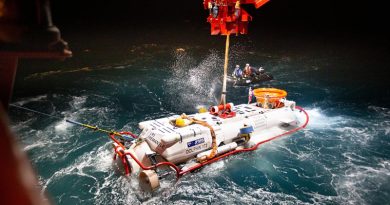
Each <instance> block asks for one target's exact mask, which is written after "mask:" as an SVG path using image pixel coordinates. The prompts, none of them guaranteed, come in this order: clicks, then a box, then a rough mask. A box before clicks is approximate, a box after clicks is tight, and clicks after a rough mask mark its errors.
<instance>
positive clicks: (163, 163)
mask: <svg viewBox="0 0 390 205" xmlns="http://www.w3.org/2000/svg"><path fill="white" fill-rule="evenodd" d="M295 108H297V109H298V110H300V111H301V112H303V113H304V114H305V116H306V121H305V123H304V124H303V125H301V126H300V127H297V128H294V129H292V130H290V131H287V132H285V133H282V134H280V135H276V136H274V137H272V138H270V139H267V140H264V141H261V142H259V143H257V144H256V145H254V146H253V147H250V148H246V149H240V150H233V151H231V152H228V153H225V154H223V155H220V156H218V157H215V158H212V159H210V160H208V161H205V162H201V163H198V164H196V165H194V166H192V167H189V168H188V169H186V170H182V169H180V168H179V167H178V166H176V165H175V164H173V163H172V162H159V163H157V164H155V165H153V166H145V165H144V164H142V162H140V161H139V160H138V159H137V158H136V157H135V156H134V155H133V154H131V153H130V152H123V153H122V152H121V151H120V150H118V148H119V147H120V148H122V149H123V150H126V148H125V146H124V145H123V144H122V143H120V142H119V141H118V140H117V139H116V138H115V135H114V134H110V138H111V139H112V140H113V141H114V142H115V143H117V144H118V147H115V153H116V155H119V156H120V157H121V159H122V163H123V164H124V166H125V171H126V175H128V174H129V173H130V171H129V170H128V166H127V163H126V161H125V160H124V157H125V156H126V155H129V156H130V157H131V158H132V159H133V160H134V161H135V162H136V163H137V164H138V166H140V167H141V169H143V170H151V169H153V170H154V169H157V168H158V167H159V166H163V165H165V166H169V167H171V168H173V169H174V170H175V171H176V178H177V179H178V178H180V177H181V176H183V175H185V174H187V173H188V172H192V171H194V170H197V169H199V168H201V167H203V166H205V165H207V164H211V163H214V162H216V161H218V160H220V159H223V158H225V157H228V156H230V155H235V154H238V153H241V152H249V151H254V150H256V149H257V148H258V147H259V146H260V145H261V144H264V143H266V142H269V141H271V140H274V139H276V138H279V137H282V136H284V135H288V134H292V133H294V132H296V131H298V130H301V129H303V128H305V127H306V126H307V124H308V123H309V115H308V114H307V112H306V111H305V110H304V109H303V108H302V107H299V106H296V107H295ZM120 134H127V135H131V136H132V137H133V138H137V137H136V135H134V134H133V133H131V132H121V133H120Z"/></svg>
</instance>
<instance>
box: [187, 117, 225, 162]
mask: <svg viewBox="0 0 390 205" xmlns="http://www.w3.org/2000/svg"><path fill="white" fill-rule="evenodd" d="M181 118H183V119H187V120H190V121H191V123H190V124H192V123H196V124H199V125H203V126H205V127H207V128H209V129H210V134H211V139H212V141H211V147H212V149H211V152H210V154H209V155H208V156H206V159H207V160H209V159H212V158H214V157H215V155H216V154H217V149H218V146H217V136H216V134H215V131H214V128H213V127H212V126H211V125H210V124H209V123H207V122H206V121H202V120H197V119H195V118H190V117H188V116H187V115H186V114H184V113H183V114H182V115H181Z"/></svg>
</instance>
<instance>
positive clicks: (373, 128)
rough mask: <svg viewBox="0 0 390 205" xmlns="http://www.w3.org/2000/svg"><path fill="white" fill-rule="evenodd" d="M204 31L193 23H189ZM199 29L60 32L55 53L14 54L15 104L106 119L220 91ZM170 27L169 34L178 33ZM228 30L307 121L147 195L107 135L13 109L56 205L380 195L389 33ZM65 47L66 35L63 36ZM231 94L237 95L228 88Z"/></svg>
mask: <svg viewBox="0 0 390 205" xmlns="http://www.w3.org/2000/svg"><path fill="white" fill-rule="evenodd" d="M199 33H201V32H199ZM204 33H205V34H199V35H197V34H191V35H189V36H186V37H185V36H180V34H172V35H170V33H169V32H166V33H162V34H161V35H155V34H154V35H153V34H150V33H142V32H138V33H132V34H129V33H128V32H124V33H122V32H119V31H112V32H103V33H100V34H93V35H92V34H91V35H87V34H85V33H84V34H82V33H81V34H80V33H77V32H75V33H71V34H68V40H69V41H71V42H72V44H73V45H74V47H73V51H74V54H75V56H74V57H73V59H69V60H67V61H65V62H54V61H48V62H41V61H23V62H21V65H20V67H19V72H18V76H17V79H16V85H15V93H14V94H15V95H14V98H13V103H15V104H18V105H23V106H26V107H29V108H32V109H36V110H39V111H41V112H46V113H50V114H53V115H57V116H63V117H66V118H69V119H73V120H76V121H80V122H84V123H88V124H92V125H98V126H99V127H102V128H107V129H113V130H118V131H121V130H129V131H135V132H137V131H139V130H138V129H137V124H138V122H140V121H144V120H149V119H152V118H160V117H163V116H166V115H170V114H180V113H183V112H185V113H194V112H196V110H197V107H199V106H209V105H212V104H215V103H216V102H217V101H218V97H219V92H220V89H221V79H222V73H223V70H222V66H223V50H224V47H223V46H224V39H223V38H222V37H209V36H208V33H207V31H205V32H204ZM179 36H180V37H179ZM283 36H284V35H271V34H270V33H266V32H264V33H260V34H257V35H256V36H245V37H244V36H241V37H238V38H237V37H232V39H231V44H232V46H231V55H230V62H231V63H230V65H231V66H230V70H232V69H233V65H235V64H240V65H242V66H243V65H244V64H245V63H250V64H251V65H253V66H255V67H256V66H263V67H264V68H265V69H266V71H268V72H270V73H271V74H273V76H274V78H275V80H274V81H272V82H267V83H264V84H263V85H261V86H264V87H277V88H281V89H285V90H286V91H287V92H288V98H289V99H291V100H294V101H296V102H297V104H298V105H300V106H302V107H304V108H305V109H306V110H307V111H308V113H309V115H310V123H309V125H308V127H307V128H306V129H305V130H303V131H300V132H298V133H295V134H293V135H292V136H289V137H284V138H281V139H278V140H276V141H272V142H270V143H267V144H264V145H262V146H261V147H260V148H259V149H258V150H257V151H255V152H253V153H246V154H242V155H237V156H233V157H229V158H228V159H225V160H222V161H219V162H217V163H215V164H212V165H210V166H207V167H205V168H203V169H201V170H200V171H198V172H195V173H192V174H189V175H186V176H184V177H182V178H181V179H180V180H179V181H178V182H176V183H175V182H174V180H172V181H169V180H165V181H162V183H161V188H160V189H159V190H158V191H157V192H155V193H153V194H150V193H143V192H141V191H140V190H139V188H138V184H137V180H136V177H134V176H132V177H125V176H124V175H123V170H122V169H121V167H120V166H118V165H117V164H116V163H113V161H112V156H113V153H112V147H111V144H110V140H109V139H108V137H107V136H105V135H103V134H100V133H95V132H93V131H90V130H85V129H83V128H80V127H77V126H74V125H70V124H67V123H66V122H64V121H60V120H57V119H53V118H51V119H50V118H47V117H44V116H40V115H37V114H34V113H28V112H25V111H22V110H17V109H14V108H12V109H11V111H10V118H11V121H12V128H13V130H14V131H15V132H16V133H17V135H18V140H19V141H20V143H21V145H22V147H23V150H24V151H25V152H26V153H27V154H28V156H29V158H30V160H31V162H32V164H33V167H34V168H35V169H36V172H37V175H38V178H39V182H40V184H41V185H42V193H46V194H48V195H49V198H50V199H51V200H52V201H54V202H55V203H56V204H140V203H145V204H313V203H316V204H389V202H388V199H389V198H390V104H389V103H388V102H389V100H390V97H389V96H390V93H389V92H390V91H389V83H388V81H387V77H388V76H387V75H386V72H384V70H385V69H387V68H388V67H389V65H390V63H389V60H388V59H389V58H388V56H389V47H388V44H389V42H388V41H386V40H380V39H367V38H366V37H364V36H363V37H362V36H360V37H355V38H350V37H339V38H334V36H333V37H332V36H321V37H318V36H317V37H312V36H310V35H307V36H300V35H299V34H298V33H295V34H294V33H291V35H290V37H291V38H290V39H285V38H282V37H283ZM72 44H71V45H72ZM227 99H228V101H229V102H230V101H231V102H234V103H235V104H239V103H245V102H246V101H247V88H246V87H233V86H232V85H231V84H229V85H228V96H227Z"/></svg>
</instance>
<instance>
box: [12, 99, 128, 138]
mask: <svg viewBox="0 0 390 205" xmlns="http://www.w3.org/2000/svg"><path fill="white" fill-rule="evenodd" d="M10 106H11V107H16V108H19V109H22V110H27V111H30V112H33V113H37V114H40V115H44V116H47V117H52V118H56V119H59V120H65V121H66V122H69V123H72V124H75V125H80V126H83V127H85V128H88V129H91V130H95V131H99V132H104V133H107V134H114V135H116V136H119V137H123V135H122V134H120V133H119V132H115V131H112V130H111V131H110V130H105V129H101V128H99V127H98V126H93V125H88V124H84V123H81V122H76V121H73V120H69V119H66V118H64V117H59V116H55V115H50V114H47V113H43V112H40V111H37V110H32V109H30V108H26V107H22V106H19V105H15V104H10Z"/></svg>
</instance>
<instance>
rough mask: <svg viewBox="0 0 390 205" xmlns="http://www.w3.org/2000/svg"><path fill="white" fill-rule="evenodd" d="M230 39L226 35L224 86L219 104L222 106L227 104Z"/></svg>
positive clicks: (228, 35)
mask: <svg viewBox="0 0 390 205" xmlns="http://www.w3.org/2000/svg"><path fill="white" fill-rule="evenodd" d="M229 39H230V34H229V33H228V34H227V35H226V45H225V64H224V66H223V84H222V94H221V100H220V102H219V104H220V105H225V104H226V81H227V70H228V63H229Z"/></svg>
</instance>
